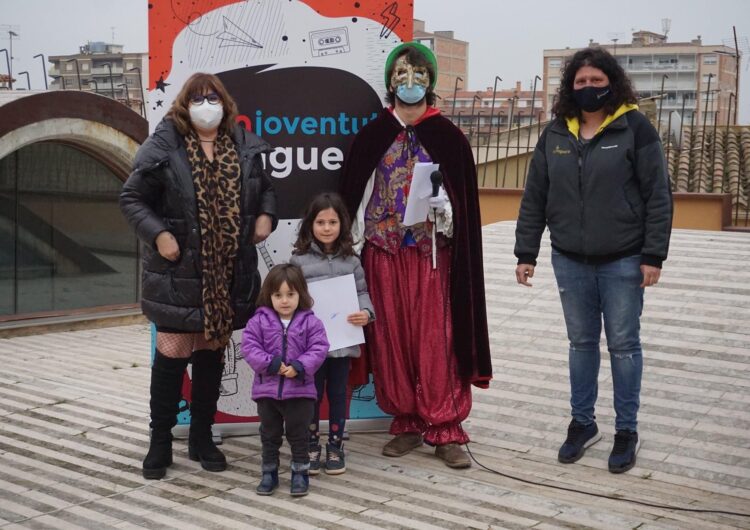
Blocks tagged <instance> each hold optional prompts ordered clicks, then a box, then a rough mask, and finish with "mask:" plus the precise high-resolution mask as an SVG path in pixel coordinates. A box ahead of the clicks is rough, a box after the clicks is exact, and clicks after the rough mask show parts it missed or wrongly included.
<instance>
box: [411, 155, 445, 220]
mask: <svg viewBox="0 0 750 530" xmlns="http://www.w3.org/2000/svg"><path fill="white" fill-rule="evenodd" d="M439 167H440V165H439V164H432V163H429V162H417V163H416V164H414V174H413V175H412V178H411V187H410V188H409V196H408V197H407V198H406V210H405V211H404V226H412V225H415V224H417V223H423V222H424V221H425V220H427V213H428V212H429V211H430V203H429V202H428V201H427V199H428V198H429V197H430V196H431V195H432V181H431V180H430V175H432V172H433V171H437V170H438V168H439Z"/></svg>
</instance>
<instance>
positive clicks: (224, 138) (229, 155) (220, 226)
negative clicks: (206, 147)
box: [186, 133, 240, 347]
mask: <svg viewBox="0 0 750 530" xmlns="http://www.w3.org/2000/svg"><path fill="white" fill-rule="evenodd" d="M186 143H187V154H188V159H189V160H190V167H191V168H192V171H193V185H194V187H195V196H196V201H197V206H198V221H199V224H200V229H201V269H202V275H201V276H202V283H203V292H202V296H203V328H204V329H203V334H204V336H205V337H206V340H208V341H211V342H213V343H215V344H218V345H219V346H220V347H224V346H225V345H226V344H227V343H228V342H229V338H230V337H231V335H232V331H233V326H232V320H233V319H234V311H233V309H232V301H231V296H230V288H231V285H232V273H233V269H234V258H235V257H236V256H237V248H238V247H239V236H240V162H239V157H238V156H237V150H236V149H235V147H234V142H233V141H232V139H231V138H230V137H229V135H227V134H226V133H222V134H220V135H219V136H217V137H216V142H215V143H214V160H213V162H209V160H208V158H206V155H205V154H204V153H203V149H201V144H200V140H199V139H198V137H197V136H196V135H195V134H191V135H189V136H188V137H187V138H186Z"/></svg>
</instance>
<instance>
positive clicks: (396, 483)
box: [0, 223, 750, 529]
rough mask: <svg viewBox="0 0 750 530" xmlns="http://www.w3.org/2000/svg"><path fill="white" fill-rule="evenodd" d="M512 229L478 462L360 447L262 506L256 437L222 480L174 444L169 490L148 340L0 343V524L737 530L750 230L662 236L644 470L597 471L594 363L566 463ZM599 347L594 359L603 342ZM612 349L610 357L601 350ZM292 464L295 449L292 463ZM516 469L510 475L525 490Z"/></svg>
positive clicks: (543, 329)
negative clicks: (587, 402)
mask: <svg viewBox="0 0 750 530" xmlns="http://www.w3.org/2000/svg"><path fill="white" fill-rule="evenodd" d="M513 229H514V225H513V223H499V224H496V225H492V226H489V227H486V228H485V241H484V244H485V248H484V257H485V269H486V283H487V292H488V309H489V315H490V330H491V340H492V349H493V358H494V367H495V380H494V381H493V383H492V385H491V388H490V389H489V390H486V391H476V392H475V393H474V398H475V405H474V409H473V411H472V415H471V417H470V419H469V421H467V422H466V428H467V430H468V431H469V433H470V434H471V436H472V438H473V443H472V444H471V449H472V452H473V454H474V455H475V456H476V457H477V459H478V460H479V461H480V462H481V463H482V464H483V465H484V466H487V467H489V468H492V469H495V470H498V471H500V472H502V473H504V474H505V475H506V476H504V475H497V474H493V473H490V472H488V471H485V470H484V469H482V468H481V467H479V466H477V465H475V466H474V467H473V468H472V469H470V470H468V471H457V470H450V469H448V468H447V467H445V466H444V465H442V464H441V463H440V462H438V461H437V460H436V459H435V458H434V457H433V456H432V455H431V453H430V451H429V449H428V448H426V447H425V448H422V449H420V450H417V451H415V452H414V453H412V454H410V455H409V456H406V457H403V458H400V459H386V458H385V457H381V456H380V453H379V451H380V447H381V446H382V444H383V443H384V442H385V441H386V440H387V439H388V436H387V435H385V434H356V433H355V434H353V435H352V439H351V441H350V442H349V443H348V444H347V453H348V458H347V466H348V471H347V473H346V474H344V475H341V476H338V477H330V476H326V475H322V476H320V477H317V478H313V479H312V483H311V484H312V487H311V491H312V493H311V494H310V495H309V496H307V497H304V498H302V499H295V500H293V499H292V498H291V497H290V496H289V495H288V494H287V493H286V491H287V490H288V487H289V474H288V471H285V472H284V473H283V475H282V485H281V490H280V491H279V492H277V493H276V494H275V495H274V496H272V497H259V496H257V495H255V493H254V488H255V486H256V485H257V482H258V479H259V467H260V459H259V452H260V442H259V440H258V439H257V437H252V436H247V437H235V438H230V439H227V440H225V443H224V445H223V448H224V450H225V451H226V453H227V455H228V457H229V460H230V467H229V469H228V470H227V471H226V472H224V473H208V472H205V471H202V470H201V469H200V467H199V465H197V464H196V463H194V462H191V461H190V460H188V458H187V451H186V447H185V444H184V442H181V441H180V442H176V444H175V448H176V462H175V465H174V466H173V467H172V468H170V471H169V473H168V479H167V480H162V481H145V480H144V479H143V478H142V477H141V473H140V463H141V459H142V457H143V454H144V452H145V448H146V447H147V444H148V430H147V390H148V379H149V369H148V348H149V340H150V337H149V330H148V328H147V327H146V326H141V325H135V326H125V327H119V328H107V329H99V330H88V331H76V332H68V333H54V334H46V335H37V336H29V337H19V338H14V339H0V527H2V528H107V527H114V528H181V529H182V528H301V529H302V528H356V529H368V528H413V529H431V528H539V529H542V528H623V529H625V528H627V529H631V528H641V529H646V528H700V529H703V528H750V517H736V516H729V515H722V514H716V513H691V512H680V511H675V510H671V509H666V508H660V507H649V506H643V505H638V504H634V503H630V502H623V501H621V500H614V499H606V498H600V497H593V496H590V495H585V494H583V493H577V492H569V491H563V490H559V489H551V488H547V487H543V486H540V485H536V484H530V483H529V482H532V483H541V484H545V485H550V486H560V487H564V488H570V489H574V490H578V491H581V492H590V493H593V494H597V495H604V496H609V497H613V498H619V499H622V498H627V499H633V500H638V501H642V502H646V503H651V504H658V505H670V506H676V507H686V508H690V509H696V510H701V509H702V510H723V511H732V512H745V513H750V331H748V329H749V328H750V326H749V324H750V266H748V263H750V236H748V235H744V234H737V233H716V232H692V231H675V233H674V235H673V239H672V254H671V257H670V259H669V260H668V262H667V263H666V265H665V269H664V274H663V277H662V282H661V283H660V284H659V286H658V287H656V288H653V289H649V290H648V291H647V295H646V310H645V313H644V318H643V341H644V348H645V364H646V367H645V373H644V382H643V395H642V409H641V414H640V428H639V430H640V433H641V436H642V439H643V447H642V449H641V452H640V454H639V459H638V465H637V466H636V467H635V468H634V469H633V470H632V471H631V472H629V473H627V474H625V475H617V476H616V475H612V474H610V473H608V472H607V470H606V459H607V455H608V453H609V450H610V448H611V443H612V435H613V427H612V425H613V423H614V417H613V411H612V409H611V407H612V397H611V379H610V372H609V366H608V362H607V359H605V360H604V362H603V363H602V371H601V374H600V381H601V387H600V398H599V404H598V408H597V418H598V422H599V425H600V428H601V429H602V431H603V432H604V440H603V441H601V442H599V443H598V444H596V445H595V446H593V447H592V448H591V449H590V450H589V451H588V453H587V455H586V457H584V458H583V459H582V460H581V461H580V462H578V463H576V464H573V465H562V464H558V463H557V461H556V458H555V457H556V451H557V448H558V446H559V444H560V442H561V441H562V439H563V438H564V431H565V428H566V426H567V423H568V421H569V420H568V414H569V412H568V403H567V400H568V396H567V393H568V383H567V368H566V358H567V353H566V352H567V343H566V338H565V334H564V326H563V322H562V315H561V310H560V304H559V300H558V298H557V292H556V288H555V284H554V279H553V277H552V271H551V267H550V265H549V250H548V245H547V243H545V244H544V245H543V248H544V251H543V253H542V256H541V257H540V266H539V267H538V268H537V275H536V277H535V278H534V287H533V288H532V289H524V288H522V287H520V286H517V285H516V284H515V281H514V277H513V267H514V259H513V257H512V255H511V254H512V245H513ZM604 351H606V348H604ZM605 356H606V354H605ZM287 455H288V453H287ZM507 475H511V476H513V477H517V478H520V479H523V480H524V481H528V482H522V481H518V480H515V479H512V478H509V476H507Z"/></svg>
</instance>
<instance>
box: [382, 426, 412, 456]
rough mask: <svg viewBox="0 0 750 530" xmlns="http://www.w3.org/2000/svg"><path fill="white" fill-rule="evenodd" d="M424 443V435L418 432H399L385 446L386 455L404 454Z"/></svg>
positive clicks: (384, 452)
mask: <svg viewBox="0 0 750 530" xmlns="http://www.w3.org/2000/svg"><path fill="white" fill-rule="evenodd" d="M420 445H422V435H421V434H419V433H418V432H405V433H402V434H397V435H396V436H395V437H394V438H393V439H392V440H391V441H390V442H388V443H387V444H385V445H384V446H383V455H385V456H404V455H405V454H408V453H409V452H411V450H412V449H416V448H417V447H419V446H420Z"/></svg>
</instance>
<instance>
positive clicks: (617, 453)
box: [609, 430, 641, 473]
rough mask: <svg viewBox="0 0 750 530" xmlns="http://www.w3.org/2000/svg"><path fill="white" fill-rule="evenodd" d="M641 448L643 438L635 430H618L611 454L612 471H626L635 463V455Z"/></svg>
mask: <svg viewBox="0 0 750 530" xmlns="http://www.w3.org/2000/svg"><path fill="white" fill-rule="evenodd" d="M640 448H641V440H640V439H639V438H638V433H637V432H635V431H624V430H623V431H617V433H616V434H615V445H614V447H613V448H612V452H611V453H610V455H609V471H610V473H625V472H626V471H628V470H629V469H631V468H632V467H633V466H634V465H635V455H636V454H638V449H640Z"/></svg>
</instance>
